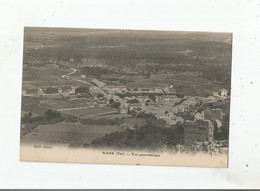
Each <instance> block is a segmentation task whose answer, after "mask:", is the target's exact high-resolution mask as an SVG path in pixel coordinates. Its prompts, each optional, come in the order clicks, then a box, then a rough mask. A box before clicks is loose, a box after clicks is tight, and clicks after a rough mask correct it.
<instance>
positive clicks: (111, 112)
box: [80, 111, 118, 118]
mask: <svg viewBox="0 0 260 191" xmlns="http://www.w3.org/2000/svg"><path fill="white" fill-rule="evenodd" d="M115 113H118V112H117V111H109V112H104V113H97V114H92V115H84V116H82V117H80V118H84V117H93V116H99V115H106V114H115Z"/></svg>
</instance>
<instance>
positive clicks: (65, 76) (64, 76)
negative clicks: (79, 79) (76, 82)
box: [61, 68, 77, 78]
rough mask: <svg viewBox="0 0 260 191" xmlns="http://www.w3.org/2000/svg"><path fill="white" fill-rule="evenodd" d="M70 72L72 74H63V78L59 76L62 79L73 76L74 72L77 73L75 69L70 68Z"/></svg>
mask: <svg viewBox="0 0 260 191" xmlns="http://www.w3.org/2000/svg"><path fill="white" fill-rule="evenodd" d="M70 69H71V70H73V71H72V72H70V73H68V74H65V75H63V76H61V77H62V78H67V77H69V76H70V75H71V74H74V73H75V72H77V70H76V69H75V68H70Z"/></svg>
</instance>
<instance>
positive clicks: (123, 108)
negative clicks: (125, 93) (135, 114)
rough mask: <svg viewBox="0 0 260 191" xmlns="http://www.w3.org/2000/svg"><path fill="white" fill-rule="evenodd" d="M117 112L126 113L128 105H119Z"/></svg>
mask: <svg viewBox="0 0 260 191" xmlns="http://www.w3.org/2000/svg"><path fill="white" fill-rule="evenodd" d="M118 113H128V106H127V105H121V106H120V107H119V108H118Z"/></svg>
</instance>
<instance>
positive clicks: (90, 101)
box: [22, 75, 229, 142]
mask: <svg viewBox="0 0 260 191" xmlns="http://www.w3.org/2000/svg"><path fill="white" fill-rule="evenodd" d="M66 78H67V80H69V76H66ZM77 81H80V82H82V83H84V85H81V86H63V87H59V86H55V87H42V88H36V89H27V90H23V92H22V95H23V96H32V97H34V96H36V97H44V96H55V95H61V96H63V97H66V98H67V99H68V100H75V99H82V100H85V101H86V102H85V105H84V107H79V108H65V109H58V110H57V111H61V112H62V111H64V110H71V109H72V110H74V109H81V108H101V109H102V108H108V107H113V108H115V109H117V113H118V114H132V115H135V116H137V115H140V114H150V115H153V116H155V117H156V118H157V119H161V120H164V121H165V122H166V125H165V127H166V128H170V127H171V126H172V125H176V124H186V125H190V126H194V125H195V126H196V125H198V127H201V126H202V127H204V128H205V129H206V134H205V135H204V138H203V139H204V140H207V141H212V140H213V139H214V131H215V130H214V129H216V128H217V129H218V131H219V132H221V128H222V116H223V114H222V111H221V109H218V108H216V109H212V108H208V109H202V108H206V107H205V106H206V105H207V104H212V103H217V102H219V101H225V100H228V98H229V95H228V91H227V90H226V89H220V90H219V92H212V95H211V96H208V97H200V96H180V95H178V94H177V93H176V91H175V89H174V85H173V84H168V85H165V86H161V87H152V88H148V87H138V88H136V87H127V86H112V85H107V84H106V83H105V82H103V81H101V80H98V79H95V78H86V76H84V75H81V79H77ZM187 113H188V115H189V118H188V119H187V117H185V116H183V114H187ZM103 114H104V113H101V114H100V115H101V116H102V115H103ZM127 127H128V128H130V129H131V128H132V129H133V126H129V125H128V126H127ZM189 131H193V130H192V128H190V129H189V128H186V129H185V133H186V134H187V136H186V137H185V138H186V140H187V141H186V142H189V141H190V140H193V139H194V137H191V138H190V139H189V134H190V133H189ZM195 136H196V135H195ZM200 138H201V137H200Z"/></svg>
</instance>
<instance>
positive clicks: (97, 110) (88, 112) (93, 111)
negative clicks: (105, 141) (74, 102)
mask: <svg viewBox="0 0 260 191" xmlns="http://www.w3.org/2000/svg"><path fill="white" fill-rule="evenodd" d="M107 112H114V113H116V112H117V109H114V108H111V107H94V108H86V109H77V110H68V111H62V113H65V114H68V115H73V116H77V117H83V118H88V117H89V116H94V115H98V114H101V113H107Z"/></svg>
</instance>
